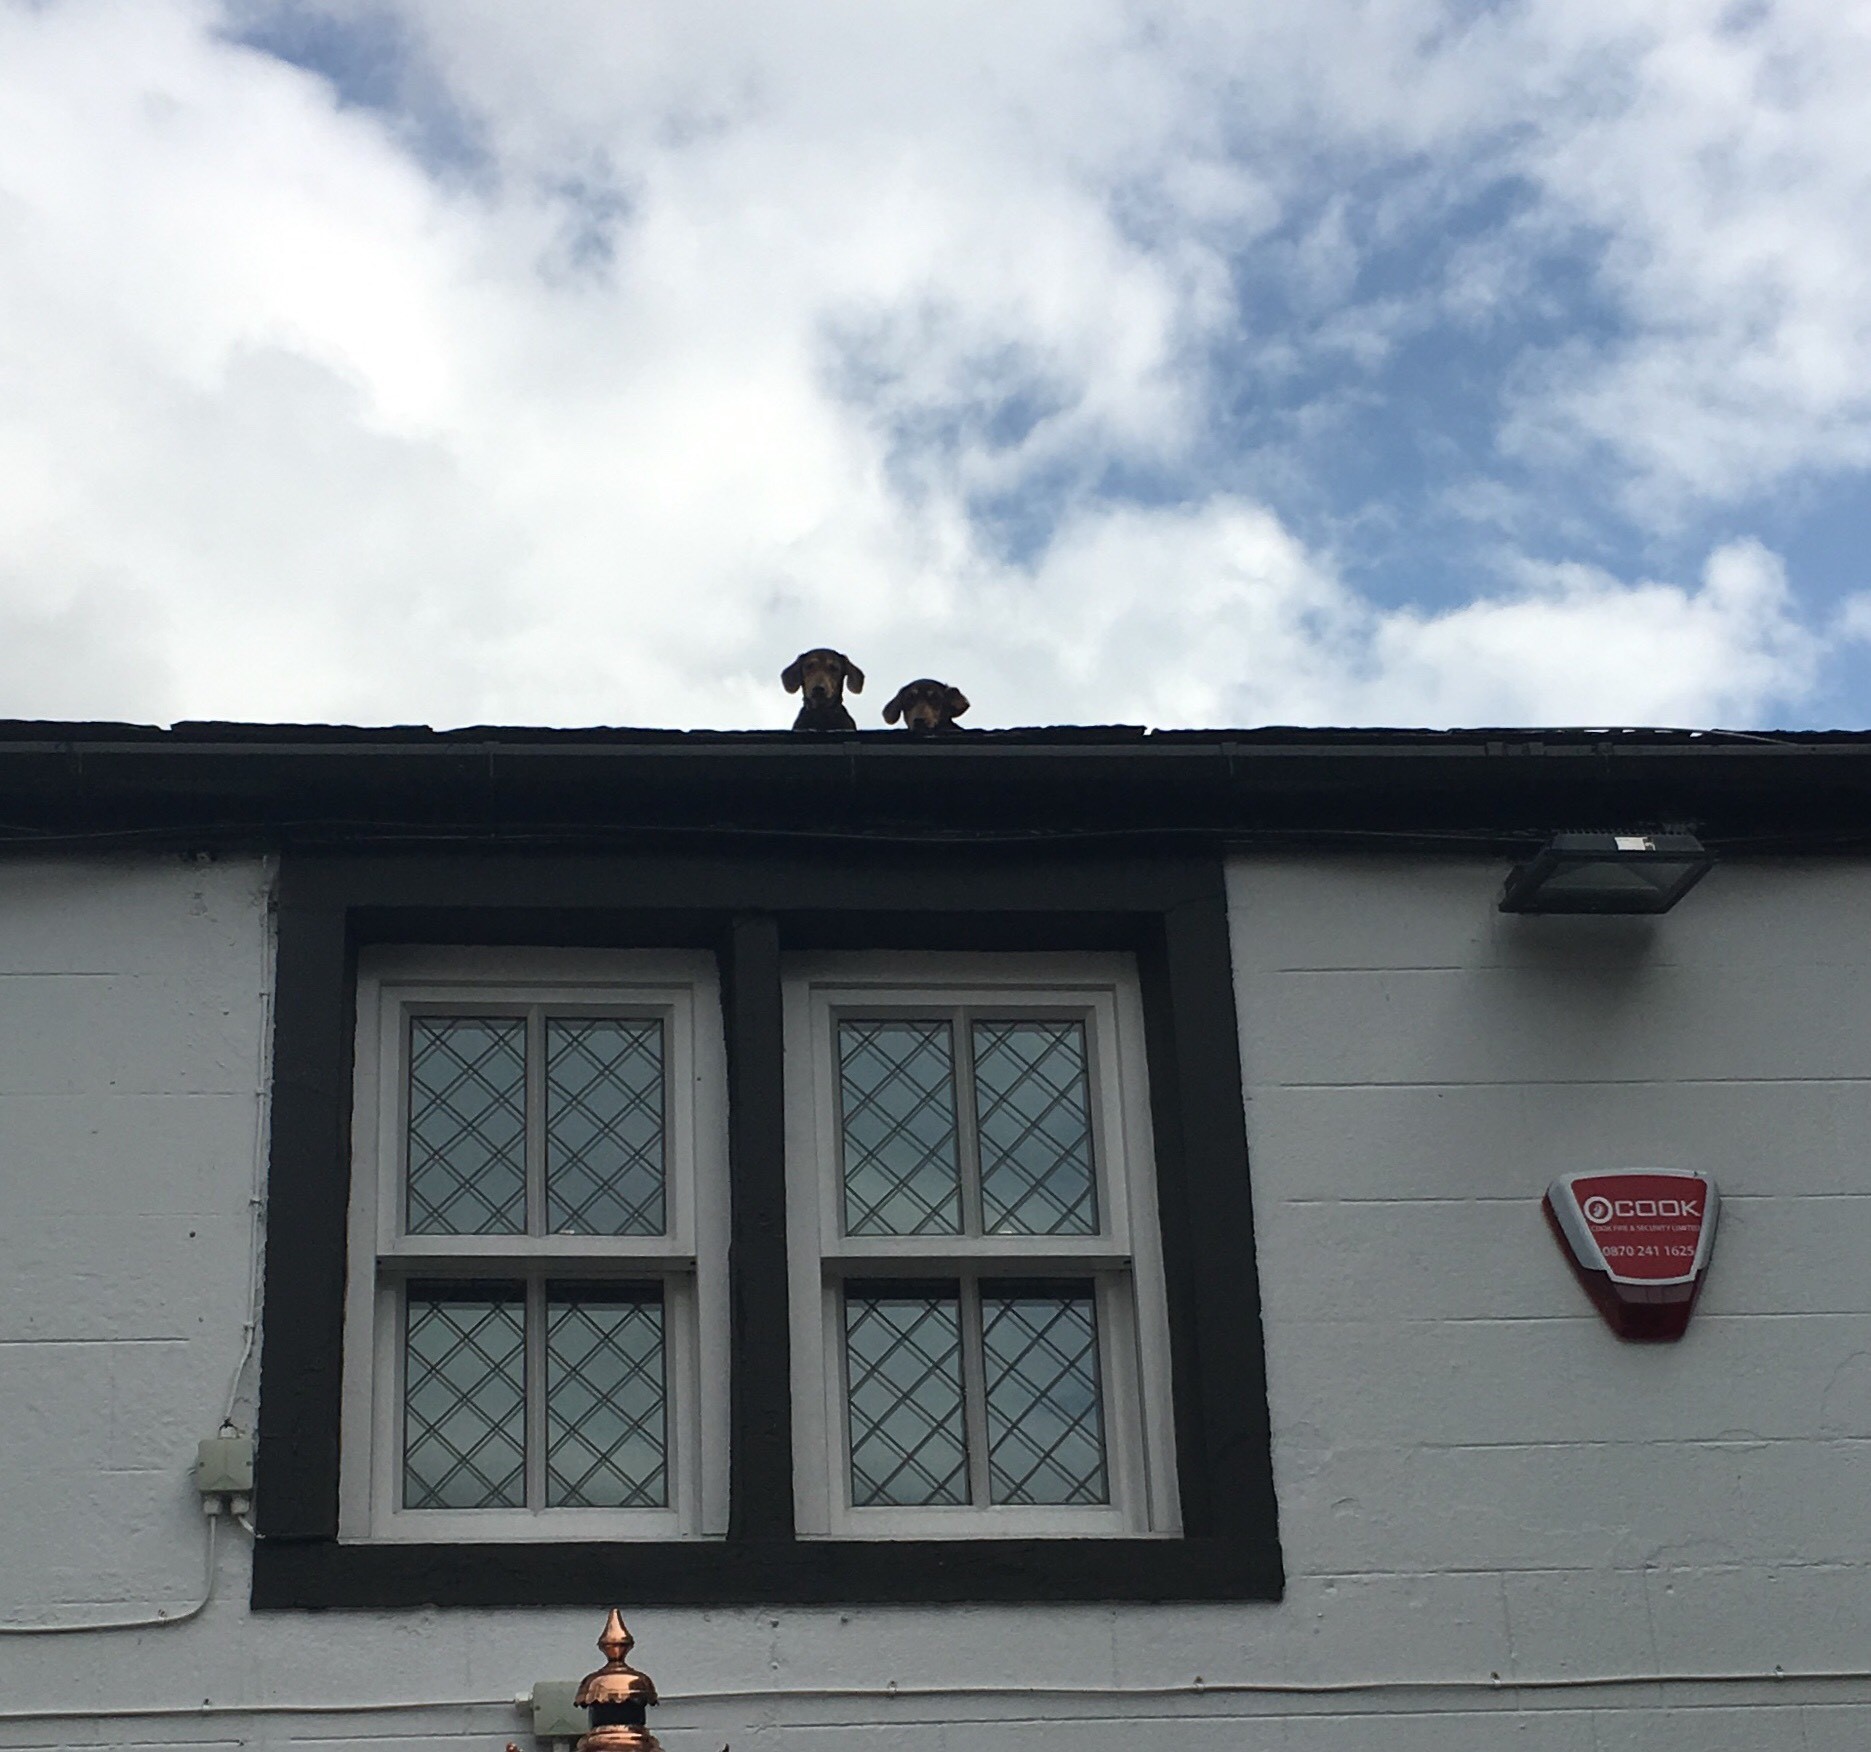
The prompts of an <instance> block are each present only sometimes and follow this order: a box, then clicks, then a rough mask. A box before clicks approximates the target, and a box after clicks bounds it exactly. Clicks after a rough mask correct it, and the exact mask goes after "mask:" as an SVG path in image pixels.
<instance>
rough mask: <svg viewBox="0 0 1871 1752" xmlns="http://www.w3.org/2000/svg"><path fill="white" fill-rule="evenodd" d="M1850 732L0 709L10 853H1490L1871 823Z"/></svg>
mask: <svg viewBox="0 0 1871 1752" xmlns="http://www.w3.org/2000/svg"><path fill="white" fill-rule="evenodd" d="M1868 805H1871V734H1867V733H1860V732H1845V731H1788V732H1772V733H1768V732H1752V731H1690V730H1648V729H1603V730H1590V729H1547V730H1541V729H1472V730H1447V731H1437V730H1384V729H1370V730H1351V729H1300V728H1289V727H1270V728H1262V729H1240V730H1176V731H1145V730H1142V729H1140V728H1137V727H1135V726H1130V725H1094V726H1058V727H1049V728H1032V729H1017V730H996V731H973V730H970V731H961V732H958V733H954V734H949V735H941V736H930V737H919V736H915V735H911V734H909V733H908V732H905V731H900V730H891V731H868V730H866V731H853V732H846V733H832V734H829V735H827V734H796V733H794V732H791V731H774V730H765V731H715V730H696V731H676V730H646V729H584V730H551V729H533V728H524V727H501V726H475V727H472V728H468V729H461V730H439V731H438V730H431V729H427V728H425V727H422V726H404V725H395V726H375V727H356V726H344V725H309V724H232V723H180V724H176V725H174V726H172V727H171V728H168V729H161V728H156V727H153V726H146V725H134V724H110V723H59V722H36V721H25V720H14V721H3V720H0V836H4V837H5V841H6V843H9V844H10V845H12V846H13V847H14V848H16V849H21V850H23V849H29V848H35V847H36V848H40V849H45V850H51V849H73V848H77V847H81V846H84V847H92V848H99V849H102V848H107V847H109V846H111V845H134V844H139V843H173V844H177V845H180V846H182V847H185V848H190V847H192V848H199V849H215V848H221V847H228V846H259V847H268V848H273V847H286V846H292V847H309V846H318V847H326V848H332V847H346V846H364V845H385V844H412V843H421V844H436V843H438V842H439V843H447V842H460V843H483V844H484V843H490V842H497V843H500V844H503V845H515V844H520V845H525V844H553V845H566V844H584V845H601V844H612V843H618V842H620V841H625V842H628V843H631V844H636V845H641V844H643V843H646V842H649V841H653V840H654V839H656V838H657V837H658V836H680V837H685V838H689V839H694V838H698V837H702V838H707V837H720V836H730V837H772V838H783V839H788V840H796V841H811V840H819V841H840V840H850V839H853V838H857V839H863V840H870V841H878V842H887V841H891V840H911V841H918V842H926V841H929V840H932V839H946V840H965V841H976V842H1012V841H1018V842H1022V843H1030V842H1032V841H1035V840H1048V839H1053V840H1086V839H1092V838H1097V839H1109V838H1113V837H1117V838H1129V839H1153V840H1177V839H1194V840H1200V841H1210V842H1215V843H1222V844H1242V845H1254V844H1276V843H1277V844H1292V843H1311V844H1320V845H1328V844H1331V845H1349V844H1368V845H1371V846H1386V845H1388V846H1394V847H1399V848H1401V847H1403V846H1406V845H1409V846H1422V847H1437V846H1439V847H1446V848H1448V849H1462V848H1468V847H1472V848H1475V849H1482V848H1501V847H1512V846H1515V845H1518V844H1522V843H1524V842H1526V841H1528V840H1530V839H1536V838H1539V837H1543V836H1544V835H1545V834H1547V833H1550V832H1551V831H1553V830H1555V829H1558V828H1566V827H1572V828H1579V827H1586V828H1590V827H1600V828H1606V827H1628V828H1640V827H1658V826H1663V825H1667V824H1684V825H1688V826H1690V827H1692V828H1694V829H1695V830H1696V831H1697V832H1699V833H1701V834H1702V835H1703V837H1704V838H1705V839H1707V840H1709V841H1710V842H1711V843H1712V844H1715V845H1718V846H1722V847H1725V848H1726V849H1728V850H1730V851H1743V850H1749V849H1753V850H1759V851H1773V850H1801V851H1816V850H1852V849H1858V848H1862V847H1865V846H1866V845H1867V844H1868V843H1871V808H1868Z"/></svg>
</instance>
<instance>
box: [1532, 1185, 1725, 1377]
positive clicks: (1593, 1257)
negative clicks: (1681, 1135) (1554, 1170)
mask: <svg viewBox="0 0 1871 1752" xmlns="http://www.w3.org/2000/svg"><path fill="white" fill-rule="evenodd" d="M1720 1205H1721V1200H1720V1195H1719V1194H1718V1193H1717V1192H1716V1190H1715V1182H1714V1181H1713V1180H1711V1179H1710V1178H1709V1177H1708V1176H1707V1175H1706V1174H1697V1173H1694V1172H1693V1171H1691V1170H1689V1169H1687V1168H1620V1169H1615V1170H1611V1171H1609V1172H1600V1173H1585V1174H1562V1175H1561V1176H1560V1177H1559V1178H1558V1179H1557V1180H1555V1181H1554V1182H1553V1184H1552V1185H1551V1186H1549V1187H1548V1188H1547V1189H1546V1220H1547V1221H1548V1222H1549V1223H1550V1224H1551V1225H1552V1228H1553V1232H1554V1233H1555V1234H1556V1235H1557V1236H1558V1237H1559V1241H1560V1244H1561V1245H1562V1246H1563V1247H1564V1248H1565V1250H1566V1257H1567V1258H1568V1259H1569V1260H1570V1261H1571V1262H1572V1269H1573V1271H1574V1273H1575V1274H1576V1275H1577V1277H1578V1279H1579V1282H1580V1283H1581V1284H1582V1285H1584V1287H1585V1292H1586V1294H1587V1295H1589V1296H1590V1297H1591V1299H1592V1301H1593V1302H1594V1303H1596V1304H1597V1307H1598V1310H1599V1312H1600V1313H1601V1314H1603V1315H1604V1317H1605V1319H1606V1320H1607V1321H1609V1322H1610V1324H1611V1329H1612V1331H1613V1332H1615V1333H1616V1334H1617V1335H1618V1337H1620V1338H1626V1339H1631V1340H1634V1341H1636V1342H1640V1343H1642V1342H1649V1343H1658V1342H1668V1341H1670V1340H1672V1339H1678V1338H1681V1337H1682V1335H1683V1333H1684V1332H1685V1331H1686V1330H1687V1329H1688V1326H1689V1315H1690V1312H1691V1311H1692V1310H1693V1309H1694V1307H1695V1304H1696V1297H1697V1296H1698V1295H1699V1294H1700V1293H1701V1289H1702V1277H1703V1274H1704V1273H1705V1272H1706V1271H1707V1270H1708V1264H1709V1254H1710V1251H1711V1250H1712V1248H1713V1247H1714V1245H1715V1218H1716V1213H1717V1212H1718V1210H1719V1209H1720Z"/></svg>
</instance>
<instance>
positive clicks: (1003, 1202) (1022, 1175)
mask: <svg viewBox="0 0 1871 1752" xmlns="http://www.w3.org/2000/svg"><path fill="white" fill-rule="evenodd" d="M974 1078H975V1105H976V1107H977V1109H978V1113H979V1125H980V1136H981V1211H982V1218H983V1221H984V1223H985V1225H986V1228H987V1232H988V1233H989V1234H990V1235H1095V1234H1096V1233H1097V1232H1098V1186H1097V1178H1096V1176H1095V1175H1094V1173H1093V1172H1092V1154H1091V1091H1090V1087H1089V1084H1088V1081H1087V1078H1086V1074H1085V1027H1084V1024H1083V1023H1081V1022H977V1023H975V1025H974Z"/></svg>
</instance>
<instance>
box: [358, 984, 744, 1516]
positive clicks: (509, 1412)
mask: <svg viewBox="0 0 1871 1752" xmlns="http://www.w3.org/2000/svg"><path fill="white" fill-rule="evenodd" d="M357 989H358V1018H357V1053H356V1091H355V1097H354V1105H353V1114H354V1127H353V1129H354V1147H353V1156H354V1166H353V1176H352V1189H351V1245H350V1259H351V1271H350V1288H349V1319H348V1321H347V1333H348V1342H347V1357H346V1375H347V1380H346V1417H345V1430H344V1437H345V1454H344V1478H345V1492H344V1503H343V1514H342V1518H341V1523H340V1530H341V1533H342V1535H343V1536H345V1537H347V1538H359V1539H410V1540H425V1541H430V1540H435V1539H440V1538H468V1539H502V1538H507V1539H514V1538H519V1539H533V1538H538V1537H541V1536H542V1535H544V1534H548V1533H549V1534H550V1536H551V1537H554V1538H567V1539H591V1538H619V1537H636V1538H657V1537H663V1538H672V1537H680V1536H683V1535H692V1534H705V1533H711V1532H712V1533H719V1532H720V1531H721V1530H722V1528H723V1526H724V1525H725V1521H726V1483H727V1481H726V1433H725V1419H726V1410H725V1407H726V1399H725V1394H724V1393H723V1392H722V1391H721V1390H720V1386H719V1383H720V1382H721V1381H722V1380H723V1377H724V1365H725V1357H726V1343H725V1339H726V1334H725V1317H724V1312H723V1303H724V1299H725V1286H724V1269H725V1261H724V1257H723V1256H724V1252H725V1221H724V1217H725V1213H724V1210H723V1200H724V1191H725V1187H724V1172H723V1161H722V1155H723V1150H722V1141H721V1126H720V1108H721V1104H722V1100H723V1076H722V1071H721V1066H720V1046H719V1040H718V1032H717V1027H716V1019H717V1018H718V1016H719V1009H718V1004H717V1002H716V999H715V991H714V970H713V968H712V966H711V965H710V963H709V962H708V960H707V959H706V958H703V957H696V956H661V957H655V956H645V955H634V956H633V955H619V954H617V953H614V952H613V953H609V954H605V953H591V954H578V955H568V954H566V953H565V952H563V951H560V952H556V953H553V952H545V951H525V952H522V951H505V952H501V951H489V950H478V951H470V950H420V949H398V950H382V951H376V952H373V953H371V954H369V955H367V956H366V957H365V958H364V960H363V962H362V965H361V966H360V969H359V976H358V987H357Z"/></svg>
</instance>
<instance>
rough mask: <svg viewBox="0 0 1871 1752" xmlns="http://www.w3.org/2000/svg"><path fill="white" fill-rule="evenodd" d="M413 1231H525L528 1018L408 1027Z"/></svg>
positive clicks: (418, 1021) (428, 1020)
mask: <svg viewBox="0 0 1871 1752" xmlns="http://www.w3.org/2000/svg"><path fill="white" fill-rule="evenodd" d="M406 1190H407V1196H408V1204H407V1216H406V1221H407V1222H408V1225H409V1232H410V1233H411V1234H412V1235H518V1234H523V1233H524V1232H525V1229H526V1024H525V1023H524V1022H523V1021H521V1020H520V1019H519V1018H518V1017H506V1016H417V1017H414V1018H412V1019H411V1022H410V1029H409V1170H408V1175H407V1178H406Z"/></svg>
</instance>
